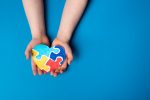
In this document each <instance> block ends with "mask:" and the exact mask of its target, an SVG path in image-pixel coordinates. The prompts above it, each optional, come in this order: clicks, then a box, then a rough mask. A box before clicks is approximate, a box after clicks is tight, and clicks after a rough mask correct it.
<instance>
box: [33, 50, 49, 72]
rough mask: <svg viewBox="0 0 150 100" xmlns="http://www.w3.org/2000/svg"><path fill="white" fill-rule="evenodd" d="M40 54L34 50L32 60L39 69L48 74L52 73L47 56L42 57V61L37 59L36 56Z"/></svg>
mask: <svg viewBox="0 0 150 100" xmlns="http://www.w3.org/2000/svg"><path fill="white" fill-rule="evenodd" d="M38 54H39V53H38V52H37V51H36V50H32V59H33V61H34V62H35V63H36V65H37V66H38V68H40V69H41V70H44V71H46V72H49V71H50V66H47V65H46V62H47V61H48V58H47V57H46V56H44V55H43V56H42V57H41V59H40V60H38V59H36V56H37V55H38Z"/></svg>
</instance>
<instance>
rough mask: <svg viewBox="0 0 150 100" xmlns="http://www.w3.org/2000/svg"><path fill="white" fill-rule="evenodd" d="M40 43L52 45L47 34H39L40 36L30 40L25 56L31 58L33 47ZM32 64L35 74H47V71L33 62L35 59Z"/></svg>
mask: <svg viewBox="0 0 150 100" xmlns="http://www.w3.org/2000/svg"><path fill="white" fill-rule="evenodd" d="M40 43H43V44H46V45H48V46H49V45H50V43H49V40H48V38H47V36H46V35H45V34H42V35H41V36H39V37H38V38H34V37H33V38H32V40H31V41H30V43H29V44H28V46H27V48H26V50H25V56H26V59H29V58H30V56H31V51H32V48H33V47H34V46H36V45H37V44H40ZM31 66H32V71H33V75H36V74H37V73H38V74H39V75H42V73H44V74H45V72H43V71H41V70H40V69H39V68H38V67H37V66H36V64H35V63H34V62H33V60H32V59H31Z"/></svg>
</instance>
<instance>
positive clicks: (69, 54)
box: [65, 46, 73, 65]
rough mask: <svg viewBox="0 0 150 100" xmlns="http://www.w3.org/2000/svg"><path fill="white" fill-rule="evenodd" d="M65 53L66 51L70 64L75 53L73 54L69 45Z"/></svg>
mask: <svg viewBox="0 0 150 100" xmlns="http://www.w3.org/2000/svg"><path fill="white" fill-rule="evenodd" d="M65 53H66V56H67V59H68V60H67V62H68V64H69V65H70V63H71V61H72V60H73V54H72V50H71V48H70V47H69V46H66V47H65Z"/></svg>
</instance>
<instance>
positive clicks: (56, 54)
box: [50, 45, 66, 64]
mask: <svg viewBox="0 0 150 100" xmlns="http://www.w3.org/2000/svg"><path fill="white" fill-rule="evenodd" d="M55 48H56V49H59V50H60V52H58V53H55V52H52V53H51V54H50V58H51V59H52V60H54V61H55V60H56V58H57V57H61V58H62V62H61V64H63V62H64V61H65V59H66V54H65V50H64V48H63V47H62V46H59V45H57V46H55Z"/></svg>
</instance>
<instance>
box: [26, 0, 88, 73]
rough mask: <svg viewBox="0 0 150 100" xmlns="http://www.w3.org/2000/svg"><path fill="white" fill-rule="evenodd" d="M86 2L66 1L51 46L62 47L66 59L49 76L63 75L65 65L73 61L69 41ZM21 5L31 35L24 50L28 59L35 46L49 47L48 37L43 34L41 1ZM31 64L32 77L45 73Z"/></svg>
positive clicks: (81, 0) (28, 1)
mask: <svg viewBox="0 0 150 100" xmlns="http://www.w3.org/2000/svg"><path fill="white" fill-rule="evenodd" d="M87 1H88V0H66V4H65V7H64V10H63V14H62V18H61V23H60V27H59V30H58V33H57V37H56V38H55V39H54V41H53V43H52V45H61V46H63V47H64V48H65V51H66V55H67V59H66V60H65V62H64V63H63V65H62V66H61V67H59V68H58V69H56V70H55V71H53V72H51V75H53V76H57V75H58V74H59V73H63V71H64V70H65V69H66V68H67V64H69V65H70V63H71V61H72V60H73V54H72V50H71V48H70V46H69V41H70V38H71V36H72V33H73V30H74V28H75V27H76V24H77V23H78V21H79V19H80V17H81V15H82V13H83V11H84V9H85V6H86V4H87ZM23 5H24V9H25V12H26V16H27V19H28V22H29V25H30V29H31V33H32V40H31V41H30V43H29V44H28V46H27V48H26V50H25V55H26V58H27V59H29V58H30V55H31V50H32V48H33V47H34V46H35V45H37V44H40V43H44V44H46V45H48V46H50V43H49V39H48V37H47V36H46V34H45V32H46V31H45V22H44V11H43V10H44V9H43V0H23ZM31 62H32V64H31V65H32V71H33V74H34V75H36V74H39V75H42V74H43V73H45V72H43V71H41V70H40V69H39V68H38V67H37V66H36V64H35V63H34V62H33V61H31Z"/></svg>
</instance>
